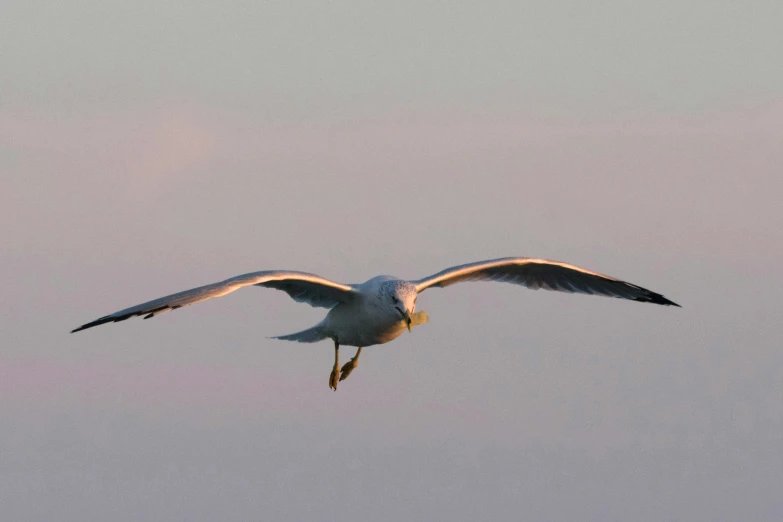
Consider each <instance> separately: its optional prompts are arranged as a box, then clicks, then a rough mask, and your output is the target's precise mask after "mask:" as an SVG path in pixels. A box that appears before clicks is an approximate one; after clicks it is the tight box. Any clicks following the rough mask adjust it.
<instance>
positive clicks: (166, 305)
mask: <svg viewBox="0 0 783 522" xmlns="http://www.w3.org/2000/svg"><path fill="white" fill-rule="evenodd" d="M251 285H256V286H265V287H267V288H275V289H277V290H282V291H283V292H285V293H287V294H288V295H290V296H291V297H292V298H293V299H294V301H298V302H300V303H307V304H309V305H311V306H319V307H322V308H332V307H334V306H336V305H337V304H338V303H345V302H348V301H350V300H351V299H352V298H353V296H354V295H356V293H357V292H356V290H355V289H354V288H353V287H351V286H348V285H343V284H340V283H335V282H334V281H329V280H328V279H324V278H323V277H319V276H317V275H314V274H307V273H305V272H288V271H279V270H268V271H264V272H252V273H250V274H244V275H240V276H236V277H232V278H231V279H226V280H225V281H221V282H219V283H214V284H211V285H206V286H200V287H198V288H192V289H190V290H185V291H184V292H179V293H177V294H172V295H167V296H166V297H161V298H160V299H155V300H153V301H149V302H147V303H142V304H140V305H136V306H132V307H130V308H126V309H125V310H120V311H119V312H114V313H113V314H110V315H106V316H103V317H101V318H100V319H96V320H95V321H92V322H91V323H87V324H85V325H82V326H80V327H79V328H76V329H75V330H73V331H72V332H71V333H73V332H78V331H80V330H85V329H87V328H92V327H93V326H98V325H101V324H105V323H116V322H118V321H124V320H125V319H128V318H130V317H134V316H137V315H143V316H144V319H149V318H150V317H155V316H156V315H158V314H162V313H163V312H168V311H169V310H176V309H177V308H181V307H183V306H187V305H192V304H194V303H198V302H201V301H206V300H207V299H212V298H214V297H222V296H224V295H226V294H230V293H231V292H233V291H235V290H239V289H240V288H242V287H245V286H251Z"/></svg>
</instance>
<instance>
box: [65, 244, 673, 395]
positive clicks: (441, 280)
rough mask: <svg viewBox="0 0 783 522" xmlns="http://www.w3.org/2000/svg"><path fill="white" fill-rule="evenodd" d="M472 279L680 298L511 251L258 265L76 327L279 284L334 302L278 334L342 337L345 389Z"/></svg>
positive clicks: (337, 376) (338, 341)
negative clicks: (402, 260) (359, 278)
mask: <svg viewBox="0 0 783 522" xmlns="http://www.w3.org/2000/svg"><path fill="white" fill-rule="evenodd" d="M466 281H496V282H502V283H513V284H516V285H521V286H525V287H527V288H530V289H531V290H538V289H539V288H543V289H545V290H557V291H560V292H568V293H578V294H592V295H602V296H607V297H617V298H620V299H630V300H631V301H640V302H643V303H654V304H659V305H665V306H677V307H679V306H680V305H678V304H677V303H675V302H673V301H670V300H669V299H666V298H665V297H664V296H662V295H661V294H657V293H655V292H652V291H650V290H647V289H646V288H642V287H641V286H637V285H634V284H631V283H626V282H625V281H621V280H619V279H615V278H614V277H610V276H607V275H603V274H599V273H598V272H592V271H590V270H586V269H584V268H580V267H578V266H574V265H569V264H567V263H562V262H560V261H550V260H547V259H533V258H527V257H507V258H502V259H493V260H489V261H479V262H477V263H469V264H466V265H460V266H455V267H451V268H447V269H445V270H442V271H441V272H438V273H437V274H433V275H431V276H429V277H425V278H423V279H418V280H414V281H407V280H404V279H399V278H397V277H392V276H386V275H381V276H376V277H373V278H372V279H370V280H368V281H366V282H364V283H361V284H351V285H346V284H341V283H336V282H334V281H330V280H328V279H324V278H323V277H320V276H317V275H314V274H308V273H305V272H293V271H287V270H267V271H261V272H252V273H249V274H244V275H239V276H236V277H232V278H230V279H226V280H225V281H221V282H219V283H214V284H211V285H206V286H200V287H198V288H193V289H191V290H185V291H184V292H179V293H177V294H172V295H168V296H166V297H161V298H159V299H155V300H153V301H149V302H146V303H143V304H140V305H136V306H131V307H130V308H126V309H124V310H120V311H119V312H114V313H113V314H109V315H106V316H103V317H101V318H99V319H96V320H95V321H92V322H89V323H87V324H84V325H82V326H80V327H78V328H76V329H75V330H72V331H71V333H74V332H79V331H81V330H86V329H87V328H92V327H93V326H98V325H101V324H105V323H116V322H119V321H124V320H126V319H128V318H131V317H135V316H139V315H143V316H144V319H150V318H151V317H155V316H156V315H160V314H162V313H164V312H168V311H170V310H176V309H177V308H182V307H183V306H187V305H192V304H195V303H199V302H201V301H206V300H207V299H212V298H214V297H222V296H224V295H226V294H230V293H231V292H233V291H235V290H239V289H240V288H243V287H246V286H263V287H267V288H274V289H277V290H282V291H283V292H285V293H287V294H288V295H289V296H291V297H292V298H293V299H294V301H297V302H300V303H307V304H309V305H310V306H316V307H321V308H328V309H329V312H328V313H327V314H326V317H325V318H324V319H323V321H321V322H320V323H318V324H316V325H315V326H313V327H312V328H308V329H306V330H302V331H301V332H296V333H292V334H288V335H281V336H277V337H274V339H282V340H284V341H297V342H300V343H314V342H317V341H321V340H324V339H331V340H332V341H333V342H334V366H333V368H332V371H331V374H330V375H329V387H330V388H331V389H333V390H337V383H338V381H342V380H344V379H345V378H347V377H348V375H349V374H350V373H351V372H352V371H353V370H354V369H355V368H356V366H357V365H358V363H359V355H360V354H361V351H362V347H366V346H372V345H375V344H383V343H387V342H389V341H392V340H394V339H396V338H397V337H399V336H400V335H401V334H402V333H403V332H404V331H405V329H406V328H407V330H408V331H411V327H412V326H416V325H418V324H422V323H426V322H427V321H428V316H427V314H426V313H425V312H416V300H417V298H418V296H419V294H420V293H421V292H423V291H424V290H427V289H428V288H433V287H438V288H445V287H447V286H449V285H453V284H454V283H461V282H466ZM341 345H342V346H354V347H357V348H358V349H357V351H356V355H355V356H354V357H353V358H352V359H351V360H350V361H348V362H347V363H346V364H345V365H344V366H343V367H342V368H340V365H339V361H340V357H339V353H340V346H341Z"/></svg>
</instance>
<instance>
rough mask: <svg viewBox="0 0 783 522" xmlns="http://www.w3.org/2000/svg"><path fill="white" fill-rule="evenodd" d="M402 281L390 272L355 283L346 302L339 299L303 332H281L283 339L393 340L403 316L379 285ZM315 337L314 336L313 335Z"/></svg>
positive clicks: (360, 342)
mask: <svg viewBox="0 0 783 522" xmlns="http://www.w3.org/2000/svg"><path fill="white" fill-rule="evenodd" d="M384 283H386V284H387V287H388V286H391V285H396V284H400V285H404V284H405V283H406V282H405V281H402V280H400V279H397V278H395V277H392V276H377V277H373V278H372V279H370V280H369V281H367V282H365V283H362V284H360V285H355V286H354V288H356V290H357V295H356V296H355V297H354V298H353V299H351V300H350V301H348V302H344V303H338V304H337V305H336V306H335V307H334V308H332V309H331V310H329V313H327V314H326V317H325V318H324V320H323V321H321V322H320V323H318V324H317V325H315V326H313V327H312V328H308V329H307V330H304V331H303V332H297V333H294V334H289V335H281V336H278V337H275V339H282V340H284V341H299V342H314V341H315V340H320V339H325V338H329V339H332V340H334V341H337V342H339V343H340V345H343V346H356V347H359V346H373V345H375V344H383V343H388V342H389V341H393V340H394V339H396V338H397V337H399V336H400V335H402V333H403V332H404V331H405V329H406V322H405V318H404V316H401V314H400V312H398V311H397V310H395V309H394V308H390V307H388V306H386V303H385V302H384V300H383V295H384V293H383V288H382V285H383V284H384ZM314 338H317V339H314Z"/></svg>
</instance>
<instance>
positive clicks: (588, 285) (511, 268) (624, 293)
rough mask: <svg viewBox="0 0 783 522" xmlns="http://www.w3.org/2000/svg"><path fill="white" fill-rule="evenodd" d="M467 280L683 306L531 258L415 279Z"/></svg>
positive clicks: (424, 283) (423, 283)
mask: <svg viewBox="0 0 783 522" xmlns="http://www.w3.org/2000/svg"><path fill="white" fill-rule="evenodd" d="M463 281H497V282H502V283H513V284H517V285H522V286H526V287H527V288H530V289H531V290H538V289H539V288H544V289H545V290H558V291H560V292H570V293H574V292H575V293H579V294H595V295H604V296H608V297H619V298H621V299H630V300H632V301H641V302H645V303H655V304H659V305H671V306H680V305H678V304H677V303H674V302H672V301H670V300H668V299H666V298H665V297H664V296H662V295H661V294H656V293H655V292H652V291H650V290H647V289H646V288H642V287H641V286H636V285H632V284H631V283H626V282H625V281H621V280H619V279H615V278H613V277H609V276H607V275H603V274H599V273H598V272H591V271H590V270H585V269H584V268H579V267H578V266H574V265H569V264H567V263H561V262H559V261H549V260H546V259H532V258H527V257H506V258H503V259H493V260H490V261H480V262H478V263H470V264H467V265H461V266H455V267H452V268H447V269H446V270H443V271H441V272H438V273H437V274H434V275H431V276H429V277H425V278H424V279H419V280H418V281H412V282H413V283H414V284H415V285H416V290H417V291H418V292H421V291H422V290H426V289H427V288H429V287H431V286H437V287H441V288H443V287H446V286H449V285H453V284H454V283H461V282H463Z"/></svg>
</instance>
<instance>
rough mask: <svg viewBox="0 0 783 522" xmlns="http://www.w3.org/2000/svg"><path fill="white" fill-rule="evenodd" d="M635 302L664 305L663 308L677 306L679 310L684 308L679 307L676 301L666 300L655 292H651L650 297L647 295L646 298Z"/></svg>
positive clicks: (639, 298) (637, 299)
mask: <svg viewBox="0 0 783 522" xmlns="http://www.w3.org/2000/svg"><path fill="white" fill-rule="evenodd" d="M634 301H640V302H642V303H653V304H657V305H663V306H676V307H677V308H682V306H680V305H678V304H677V303H675V302H674V301H671V300H669V299H666V298H665V297H664V296H662V295H661V294H656V293H654V292H650V294H649V295H645V296H644V297H637V298H636V299H634Z"/></svg>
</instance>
